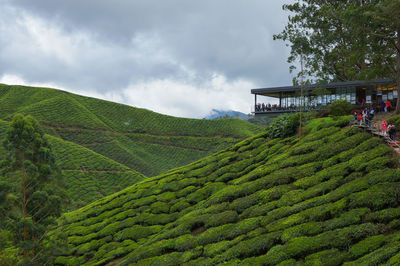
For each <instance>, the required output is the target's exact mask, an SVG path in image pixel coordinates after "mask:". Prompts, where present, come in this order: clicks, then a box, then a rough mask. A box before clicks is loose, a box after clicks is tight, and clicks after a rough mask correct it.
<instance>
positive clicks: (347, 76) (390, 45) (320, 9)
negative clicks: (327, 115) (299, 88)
mask: <svg viewBox="0 0 400 266" xmlns="http://www.w3.org/2000/svg"><path fill="white" fill-rule="evenodd" d="M283 8H284V9H285V10H288V11H291V12H292V13H293V15H290V16H289V18H288V19H289V22H288V24H287V25H286V27H285V28H284V30H283V31H282V32H281V33H280V34H276V35H274V39H280V40H284V41H288V42H289V43H290V44H291V54H290V56H289V58H288V62H289V63H294V62H295V61H296V59H297V58H298V57H299V56H300V55H301V54H302V55H303V56H304V61H305V70H304V74H305V75H307V76H308V78H309V80H311V81H318V82H328V81H345V80H370V79H375V78H383V77H388V78H393V79H395V80H396V81H397V84H398V89H399V90H400V86H399V85H400V37H399V33H400V0H374V1H358V0H352V1H342V0H329V1H328V0H297V1H296V2H295V3H294V4H288V5H284V6H283ZM294 69H295V66H291V71H292V70H294ZM299 75H300V73H299V74H298V76H297V78H298V77H299ZM399 95H400V91H399ZM398 101H399V103H400V98H398ZM399 103H398V104H397V108H400V104H399Z"/></svg>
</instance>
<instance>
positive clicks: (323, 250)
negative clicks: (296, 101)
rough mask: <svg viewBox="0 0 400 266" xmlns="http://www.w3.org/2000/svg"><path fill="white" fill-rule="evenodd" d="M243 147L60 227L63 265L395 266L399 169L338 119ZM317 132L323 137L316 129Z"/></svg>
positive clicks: (108, 200) (105, 202)
mask: <svg viewBox="0 0 400 266" xmlns="http://www.w3.org/2000/svg"><path fill="white" fill-rule="evenodd" d="M328 120H329V121H328V122H327V120H326V119H319V120H313V121H312V122H311V123H309V126H308V131H309V132H310V133H309V134H308V135H307V136H305V137H303V138H302V139H301V140H298V139H296V138H294V137H291V138H287V139H284V140H281V139H274V140H270V139H268V137H267V134H266V133H264V134H259V135H256V136H254V137H252V138H249V139H246V140H244V141H242V142H240V143H239V144H237V145H234V146H232V147H231V148H229V149H226V150H224V151H221V152H218V153H216V154H214V155H212V156H209V157H206V158H204V159H202V160H200V161H197V162H194V163H192V164H189V165H187V166H184V167H181V168H177V169H175V170H171V171H169V172H167V173H164V174H162V175H159V176H156V177H153V178H149V179H146V180H144V181H142V182H140V183H137V184H135V185H133V186H131V187H129V188H127V189H125V190H123V191H121V192H118V193H116V194H113V195H111V196H108V197H105V198H102V199H101V200H98V201H96V202H94V203H92V204H90V205H88V206H86V207H84V208H82V209H79V210H77V211H74V212H71V213H67V214H65V215H63V216H62V218H61V220H60V224H59V226H58V228H57V230H54V231H52V233H51V235H52V236H53V240H57V239H62V237H63V236H64V237H67V241H68V246H69V248H70V249H69V251H66V252H65V253H64V254H62V255H60V256H59V257H58V258H57V260H56V262H57V263H59V264H65V265H80V264H85V265H116V264H119V265H218V264H228V265H341V264H345V265H379V264H385V265H397V263H398V262H399V261H400V206H399V202H400V171H399V170H398V169H397V165H398V158H397V157H395V155H394V154H393V151H392V149H391V148H390V147H388V146H387V145H386V144H384V143H383V142H382V141H381V140H380V139H378V138H374V137H371V135H369V134H367V133H364V132H362V131H361V130H360V129H358V128H346V129H340V128H339V127H337V126H335V124H336V125H339V124H342V122H343V121H342V120H338V122H337V123H335V120H332V119H328ZM316 129H318V130H316Z"/></svg>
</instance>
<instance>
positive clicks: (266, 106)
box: [256, 103, 279, 112]
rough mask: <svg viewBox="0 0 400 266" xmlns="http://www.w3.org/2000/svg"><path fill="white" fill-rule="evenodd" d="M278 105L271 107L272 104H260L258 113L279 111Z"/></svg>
mask: <svg viewBox="0 0 400 266" xmlns="http://www.w3.org/2000/svg"><path fill="white" fill-rule="evenodd" d="M278 109H279V108H278V105H277V104H273V105H271V104H270V103H267V104H265V103H258V104H256V112H265V111H272V110H278Z"/></svg>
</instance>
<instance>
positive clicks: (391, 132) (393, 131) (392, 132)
mask: <svg viewBox="0 0 400 266" xmlns="http://www.w3.org/2000/svg"><path fill="white" fill-rule="evenodd" d="M388 132H389V137H390V139H391V140H393V141H396V127H395V125H393V124H390V125H389V130H388Z"/></svg>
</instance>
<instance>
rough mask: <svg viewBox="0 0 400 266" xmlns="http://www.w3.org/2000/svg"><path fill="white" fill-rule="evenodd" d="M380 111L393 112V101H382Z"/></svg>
mask: <svg viewBox="0 0 400 266" xmlns="http://www.w3.org/2000/svg"><path fill="white" fill-rule="evenodd" d="M380 111H381V112H391V111H392V103H391V102H390V100H387V101H386V102H385V101H383V100H382V101H381V103H380Z"/></svg>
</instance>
